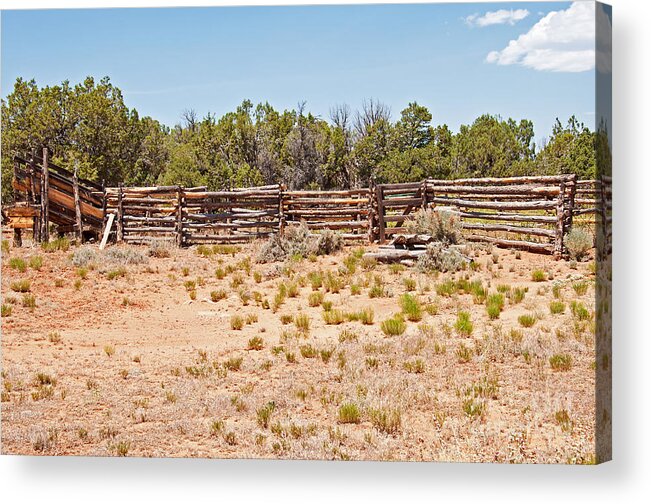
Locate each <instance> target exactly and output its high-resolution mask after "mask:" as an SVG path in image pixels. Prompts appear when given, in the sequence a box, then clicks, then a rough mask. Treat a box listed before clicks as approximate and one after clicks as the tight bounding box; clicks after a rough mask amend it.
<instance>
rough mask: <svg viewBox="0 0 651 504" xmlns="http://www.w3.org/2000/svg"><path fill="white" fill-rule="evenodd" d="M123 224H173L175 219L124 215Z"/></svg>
mask: <svg viewBox="0 0 651 504" xmlns="http://www.w3.org/2000/svg"><path fill="white" fill-rule="evenodd" d="M124 222H125V223H128V222H141V223H145V224H150V223H151V224H165V223H168V224H175V223H176V217H174V216H173V217H136V216H133V215H125V216H124Z"/></svg>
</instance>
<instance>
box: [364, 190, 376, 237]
mask: <svg viewBox="0 0 651 504" xmlns="http://www.w3.org/2000/svg"><path fill="white" fill-rule="evenodd" d="M374 201H375V187H374V186H373V181H371V183H370V185H369V188H368V192H367V193H366V209H367V211H368V215H367V219H368V241H369V243H373V242H374V241H375V232H374V231H373V224H374V221H375V203H374Z"/></svg>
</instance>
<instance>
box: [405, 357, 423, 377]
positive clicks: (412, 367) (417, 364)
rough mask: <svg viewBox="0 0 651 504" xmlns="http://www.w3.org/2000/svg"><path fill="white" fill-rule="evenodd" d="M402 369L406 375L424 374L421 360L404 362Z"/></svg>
mask: <svg viewBox="0 0 651 504" xmlns="http://www.w3.org/2000/svg"><path fill="white" fill-rule="evenodd" d="M402 367H403V368H404V370H405V371H407V372H408V373H416V374H420V373H424V372H425V363H424V362H423V359H415V360H413V361H406V362H404V363H403V364H402Z"/></svg>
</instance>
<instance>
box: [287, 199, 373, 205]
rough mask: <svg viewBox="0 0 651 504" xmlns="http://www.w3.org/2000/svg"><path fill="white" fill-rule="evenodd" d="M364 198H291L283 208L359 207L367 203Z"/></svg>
mask: <svg viewBox="0 0 651 504" xmlns="http://www.w3.org/2000/svg"><path fill="white" fill-rule="evenodd" d="M367 201H368V200H366V198H357V199H356V198H293V199H286V200H285V201H284V202H283V204H284V205H285V206H292V205H360V204H365V203H367Z"/></svg>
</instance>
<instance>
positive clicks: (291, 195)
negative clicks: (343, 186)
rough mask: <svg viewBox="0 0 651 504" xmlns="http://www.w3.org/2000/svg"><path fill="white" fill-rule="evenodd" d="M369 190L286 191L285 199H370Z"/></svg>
mask: <svg viewBox="0 0 651 504" xmlns="http://www.w3.org/2000/svg"><path fill="white" fill-rule="evenodd" d="M368 191H369V190H368V189H347V190H341V191H284V192H283V197H284V198H287V199H292V198H299V197H300V198H304V197H311V196H314V197H315V198H319V199H322V198H324V197H327V196H353V195H360V196H366V197H368Z"/></svg>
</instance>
